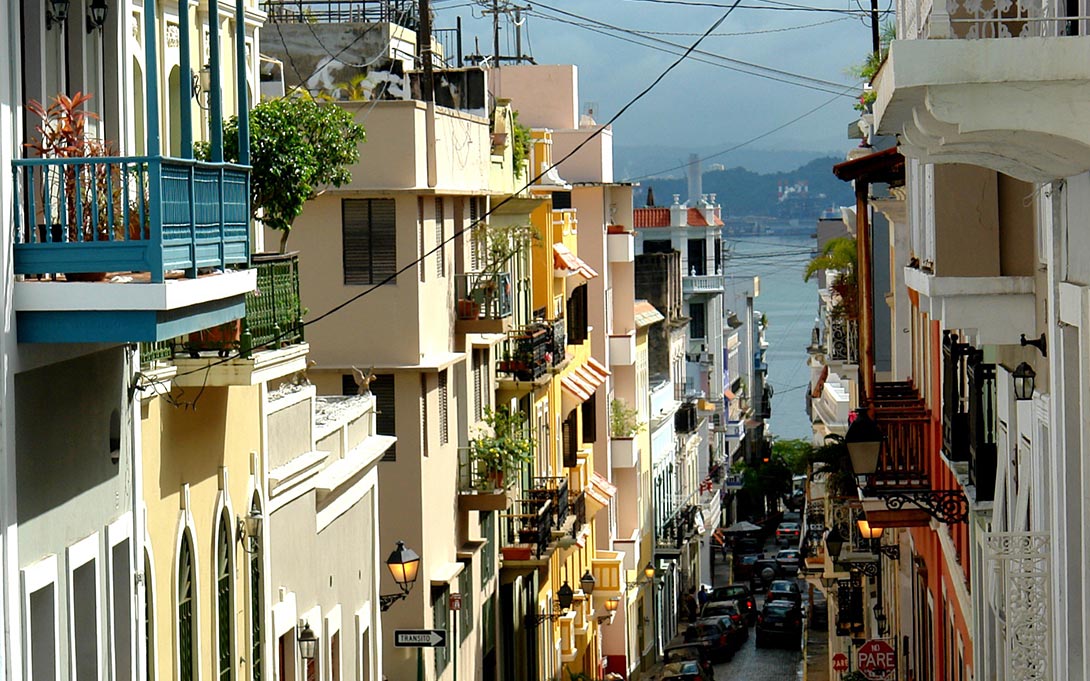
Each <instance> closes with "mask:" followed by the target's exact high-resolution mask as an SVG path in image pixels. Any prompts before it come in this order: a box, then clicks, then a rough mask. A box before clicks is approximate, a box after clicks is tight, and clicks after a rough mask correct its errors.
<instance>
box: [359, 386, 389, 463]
mask: <svg viewBox="0 0 1090 681" xmlns="http://www.w3.org/2000/svg"><path fill="white" fill-rule="evenodd" d="M347 379H348V380H352V376H351V375H349V376H348V377H347ZM352 385H353V388H354V387H355V381H352ZM371 392H372V393H374V395H375V410H376V411H377V413H376V414H375V432H376V433H377V434H379V435H397V430H396V428H395V425H396V419H395V418H394V413H395V412H394V375H393V374H376V375H375V380H373V381H371ZM353 394H355V393H354V392H353ZM382 460H383V461H397V443H394V444H392V445H390V448H389V449H387V450H386V453H385V454H383V455H382Z"/></svg>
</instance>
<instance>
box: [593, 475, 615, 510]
mask: <svg viewBox="0 0 1090 681" xmlns="http://www.w3.org/2000/svg"><path fill="white" fill-rule="evenodd" d="M586 493H587V501H589V502H594V503H595V504H598V506H599V507H601V508H605V507H606V506H609V500H610V499H612V498H613V497H614V496H615V495H616V494H617V486H616V485H614V484H613V483H612V482H610V481H609V480H606V479H605V478H604V477H602V476H601V475H599V474H598V473H591V474H590V482H589V484H588V485H587V488H586Z"/></svg>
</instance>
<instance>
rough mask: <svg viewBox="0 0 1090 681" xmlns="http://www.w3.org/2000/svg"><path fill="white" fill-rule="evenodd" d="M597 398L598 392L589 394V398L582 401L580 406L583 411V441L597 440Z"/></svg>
mask: <svg viewBox="0 0 1090 681" xmlns="http://www.w3.org/2000/svg"><path fill="white" fill-rule="evenodd" d="M597 399H598V394H597V393H595V394H593V395H591V396H590V399H589V400H587V401H585V402H583V404H582V405H581V407H580V408H581V410H582V412H583V442H595V441H596V440H597V430H598V419H597V416H598V414H597V411H598V405H597Z"/></svg>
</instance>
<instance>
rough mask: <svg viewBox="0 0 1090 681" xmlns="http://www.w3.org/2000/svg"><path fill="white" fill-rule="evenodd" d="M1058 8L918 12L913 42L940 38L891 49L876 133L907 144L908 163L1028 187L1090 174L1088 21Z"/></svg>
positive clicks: (950, 2)
mask: <svg viewBox="0 0 1090 681" xmlns="http://www.w3.org/2000/svg"><path fill="white" fill-rule="evenodd" d="M1059 7H1060V8H1063V7H1066V6H1065V5H1063V4H1060V5H1059ZM1056 8H1057V5H1056V4H1054V3H1053V4H1049V3H1040V2H1030V1H1029V0H1018V1H1016V2H1013V3H999V2H993V1H988V2H982V3H977V4H976V5H975V6H974V5H973V3H966V2H962V1H960V0H935V2H934V6H933V7H931V8H930V11H929V12H928V11H927V8H926V7H923V8H918V9H919V10H920V11H919V13H918V15H917V16H918V17H919V18H913V19H912V20H911V21H912V22H914V23H915V24H916V26H915V33H916V34H917V35H918V36H920V37H921V38H923V37H930V38H942V39H941V40H927V39H919V40H895V41H893V44H892V47H891V49H890V52H889V56H888V58H887V59H886V62H885V64H884V65H883V66H882V68H881V70H880V71H879V72H878V74H877V76H876V77H875V78H874V81H873V84H874V87H875V90H876V91H877V101H876V102H875V105H874V121H875V125H876V128H877V130H878V132H880V133H882V134H890V135H892V134H897V135H899V147H900V150H901V151H902V153H904V155H905V156H906V157H912V158H917V159H919V160H921V161H923V162H926V163H968V164H972V165H976V166H982V167H986V168H992V169H994V170H997V171H1000V172H1003V173H1006V174H1008V175H1011V176H1013V177H1017V178H1019V179H1022V180H1026V181H1029V182H1048V181H1051V180H1053V179H1055V178H1062V177H1070V176H1072V175H1078V174H1080V173H1083V172H1086V171H1087V170H1090V130H1088V129H1087V127H1086V126H1085V125H1084V124H1083V121H1085V120H1086V118H1087V115H1090V101H1088V100H1087V99H1086V97H1085V96H1084V91H1085V89H1086V86H1087V84H1088V81H1090V38H1088V37H1087V36H1085V35H1083V36H1080V35H1077V33H1079V32H1082V31H1085V26H1086V23H1087V22H1086V17H1085V16H1062V15H1061V16H1057V15H1056V14H1055V12H1056ZM909 32H910V33H911V32H912V27H911V26H910V27H909ZM949 38H953V39H949ZM978 38H987V39H985V40H980V39H978Z"/></svg>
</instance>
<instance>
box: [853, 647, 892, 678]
mask: <svg viewBox="0 0 1090 681" xmlns="http://www.w3.org/2000/svg"><path fill="white" fill-rule="evenodd" d="M857 657H858V664H857V665H856V666H857V668H858V669H859V671H860V673H862V674H863V676H865V677H866V678H867V679H869V681H884V680H885V679H892V678H893V675H894V674H895V673H896V671H897V651H896V650H894V649H893V646H891V645H890V644H889V643H887V642H886V641H885V640H884V639H878V638H876V639H871V640H870V641H867V642H866V643H864V644H863V645H861V646H859V651H858V653H857Z"/></svg>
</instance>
